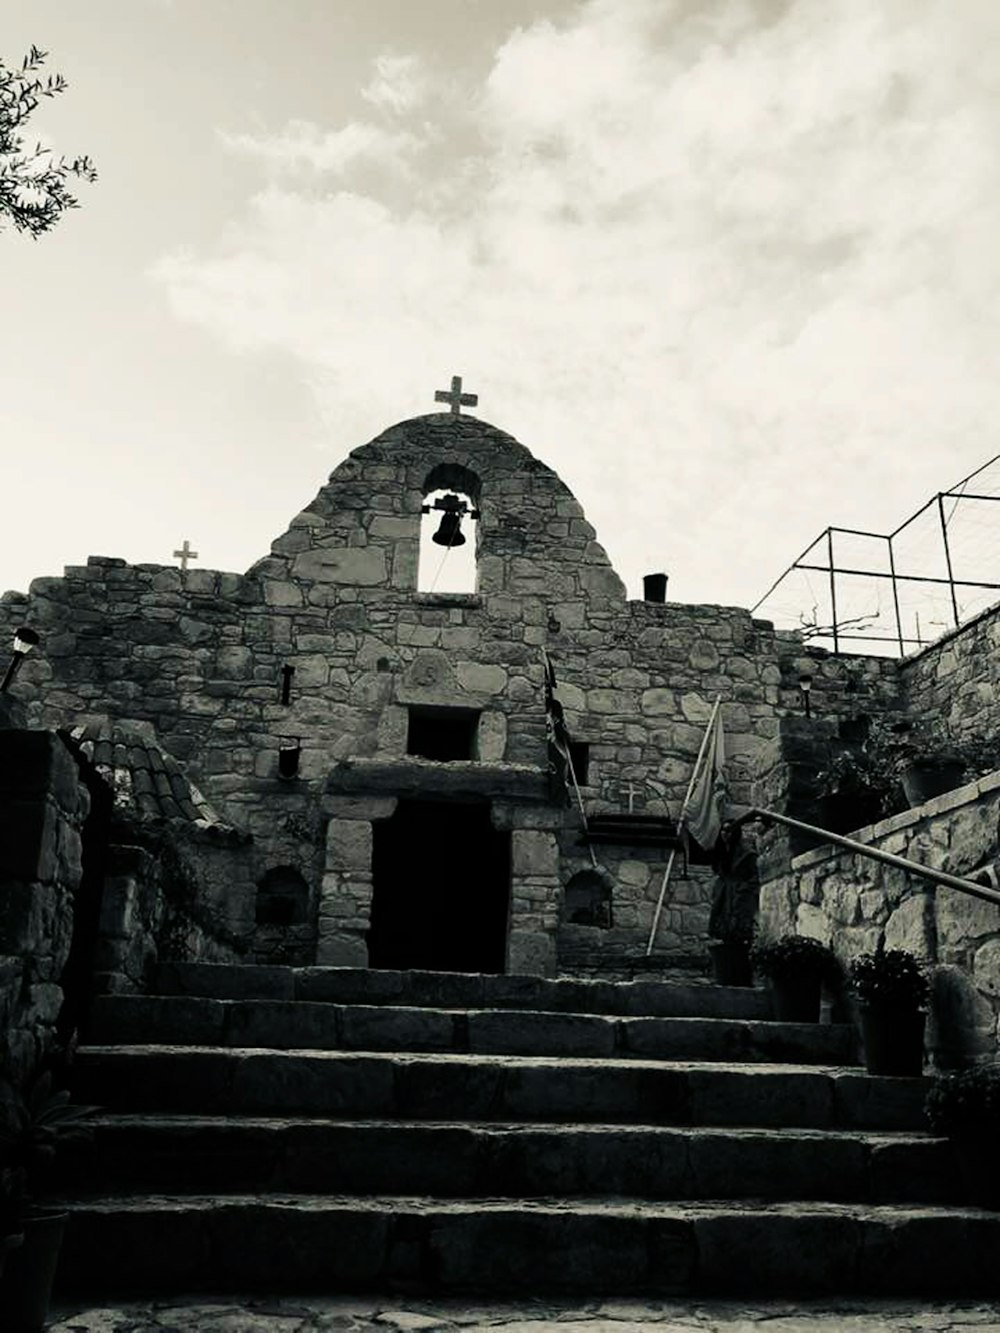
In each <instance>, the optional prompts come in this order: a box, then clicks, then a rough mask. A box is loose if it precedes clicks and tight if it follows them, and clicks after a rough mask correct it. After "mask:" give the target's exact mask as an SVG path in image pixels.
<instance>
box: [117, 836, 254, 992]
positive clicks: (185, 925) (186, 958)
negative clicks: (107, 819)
mask: <svg viewBox="0 0 1000 1333" xmlns="http://www.w3.org/2000/svg"><path fill="white" fill-rule="evenodd" d="M248 842H249V840H248V839H246V838H241V837H240V836H239V835H238V834H235V833H232V832H222V831H217V830H214V829H197V828H189V827H185V826H183V825H182V824H181V823H180V821H177V822H176V823H175V824H174V825H173V826H171V827H165V828H158V829H148V830H144V831H142V832H141V833H140V834H139V836H136V835H135V834H134V833H133V834H130V831H129V830H128V829H122V828H118V829H116V831H115V842H114V844H113V845H112V847H111V849H110V852H109V859H108V875H107V878H106V880H105V884H104V894H103V898H102V901H101V920H100V935H99V939H98V944H97V957H96V959H95V984H96V987H97V989H98V990H101V991H112V992H120V991H141V990H143V989H144V987H145V981H146V977H147V976H148V974H149V971H150V969H151V967H152V966H153V964H154V963H156V962H157V961H164V962H166V961H174V962H205V963H231V962H251V961H253V959H252V949H253V945H254V934H255V922H254V908H253V905H254V888H253V884H252V883H251V878H250V865H249V845H248Z"/></svg>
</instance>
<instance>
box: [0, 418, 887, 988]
mask: <svg viewBox="0 0 1000 1333" xmlns="http://www.w3.org/2000/svg"><path fill="white" fill-rule="evenodd" d="M441 492H447V493H452V494H455V495H458V496H459V497H461V498H463V500H464V501H465V502H466V503H467V505H468V508H469V509H470V510H471V511H474V512H475V513H476V514H477V515H478V516H477V517H475V518H473V517H472V516H471V514H469V515H467V516H466V518H465V519H464V520H463V523H464V527H463V532H464V534H465V535H466V536H467V537H468V540H469V541H470V542H474V545H475V561H476V579H475V591H474V592H468V593H437V592H421V591H419V590H418V562H419V550H420V531H421V524H422V523H426V522H427V521H428V517H427V516H425V515H424V514H423V512H422V510H423V509H424V507H425V506H426V505H427V504H428V501H429V498H430V497H432V496H433V495H435V494H440V493H441ZM667 513H668V510H667V509H666V507H665V520H664V521H665V522H668V521H669V519H668V517H666V515H667ZM437 517H438V515H437V514H436V513H435V514H432V515H431V516H430V519H431V521H436V520H437ZM19 624H30V625H32V626H33V627H35V628H36V629H37V631H38V632H39V634H40V635H41V644H40V647H39V650H38V652H37V653H36V654H33V656H32V658H31V660H30V661H29V662H28V663H27V664H26V666H25V668H24V670H23V672H22V673H21V676H20V678H19V681H18V694H19V696H20V698H21V699H23V700H24V702H25V703H26V704H27V707H28V717H29V720H30V723H31V725H33V726H36V727H49V728H55V727H58V728H76V734H77V736H78V738H79V737H83V736H86V735H87V734H88V729H89V734H90V735H91V736H92V737H93V738H98V739H95V740H94V741H93V746H92V749H91V755H92V757H93V758H94V759H95V761H96V762H97V763H98V766H99V767H100V766H101V763H102V758H101V755H102V751H100V749H99V748H95V747H100V745H101V744H102V743H103V745H104V751H103V754H104V759H103V763H104V766H105V768H106V769H107V770H108V771H112V770H113V771H114V774H115V786H116V789H117V796H118V797H119V799H121V800H127V801H128V802H130V803H131V805H132V807H133V809H134V812H135V813H136V815H137V817H138V818H140V819H141V818H142V816H143V815H144V814H145V815H147V816H149V817H153V816H156V817H163V816H164V814H166V816H167V817H168V818H170V817H172V818H174V819H176V820H178V821H181V822H183V821H185V820H186V821H188V822H189V823H192V824H200V825H205V824H211V822H212V818H214V819H215V820H216V822H218V823H219V824H220V825H222V824H224V825H226V826H228V827H230V828H232V829H235V830H239V831H241V832H242V834H243V835H249V836H248V837H245V838H244V843H243V844H241V847H240V850H239V858H238V859H239V873H236V869H235V867H236V859H237V857H236V852H235V851H234V853H233V856H234V862H233V864H234V872H233V874H232V876H231V882H230V883H229V885H228V887H225V888H223V889H222V890H219V891H218V892H221V894H222V897H223V898H225V897H226V895H228V896H229V899H230V901H229V904H228V910H229V919H230V922H231V924H232V925H233V927H234V928H235V929H236V931H237V933H240V932H242V934H243V936H244V937H245V941H244V942H245V944H246V947H247V948H248V949H249V950H250V956H251V957H254V956H256V957H257V958H258V960H262V959H265V958H267V957H268V956H273V957H275V958H277V959H278V960H279V961H292V962H298V963H312V962H315V963H317V964H321V965H340V964H343V965H353V966H368V965H373V966H384V967H437V968H445V969H452V970H466V971H497V972H500V971H507V972H536V973H552V972H555V971H556V970H557V969H558V968H559V967H560V966H563V965H565V964H566V962H567V960H571V961H572V960H575V961H576V962H577V963H580V962H581V961H582V962H584V963H585V962H586V961H587V960H588V959H593V958H601V957H603V958H605V959H607V958H612V957H615V956H622V957H625V956H639V955H641V954H642V953H643V951H644V948H645V945H646V941H647V938H648V935H649V932H650V928H651V924H652V921H653V914H654V911H655V904H656V899H657V895H658V891H659V887H660V882H661V879H662V875H663V870H664V866H665V863H666V859H667V856H668V841H667V840H666V839H665V838H664V837H660V838H659V840H657V838H655V837H653V838H649V837H642V836H640V835H639V834H640V833H641V829H640V825H641V824H642V820H643V819H645V820H646V821H647V822H649V821H653V820H654V819H655V818H656V817H659V819H660V823H659V824H657V825H656V827H657V828H659V829H660V831H661V833H662V830H663V828H664V827H665V823H664V821H665V820H666V819H667V818H673V819H676V817H677V815H678V813H679V810H680V806H681V803H682V800H683V797H684V793H685V790H686V787H687V784H688V781H689V779H690V776H691V772H692V768H693V765H694V761H695V756H696V754H697V751H698V747H699V744H700V742H701V738H702V735H703V732H704V728H705V723H706V720H707V718H708V716H709V713H710V711H711V708H712V705H713V702H714V700H715V699H716V698H720V697H721V699H722V716H723V720H724V726H725V731H726V738H727V745H728V748H729V758H730V764H729V769H730V771H729V780H730V781H729V785H730V793H731V796H732V798H733V800H734V801H735V802H737V803H742V804H747V803H749V802H750V800H751V787H752V782H753V779H754V775H755V773H759V772H760V771H761V769H762V765H763V766H764V767H766V762H767V756H768V755H773V754H774V752H775V747H776V746H777V745H778V744H779V733H780V729H781V722H782V718H783V717H785V716H786V715H788V714H797V713H799V712H800V711H801V698H800V696H799V692H798V679H799V674H800V672H802V671H803V670H804V669H805V668H806V667H809V669H810V670H813V671H816V672H817V676H816V690H815V692H814V699H815V700H816V702H817V703H818V704H819V705H820V706H824V701H825V707H826V710H827V712H828V713H829V714H832V713H834V712H835V711H836V709H837V708H838V706H839V704H840V702H842V701H843V697H844V696H843V692H844V690H847V689H849V690H853V691H854V692H855V695H854V699H855V702H856V698H857V691H858V690H859V689H860V691H861V693H862V694H863V695H865V696H866V697H867V696H870V697H871V698H872V699H873V700H881V705H880V706H884V705H885V703H886V701H889V700H891V697H892V695H893V692H894V690H895V688H896V686H895V674H894V673H895V664H894V663H885V662H881V661H877V660H874V659H872V660H868V661H866V660H865V659H855V668H854V670H853V675H851V674H850V673H849V672H846V668H845V667H844V660H843V659H839V660H838V661H836V662H834V661H833V659H831V660H830V662H828V663H826V664H825V665H824V664H823V663H822V662H820V663H819V664H817V661H816V659H815V655H814V656H813V659H812V660H811V661H810V660H809V659H805V658H804V656H803V648H802V644H801V642H800V640H799V639H798V637H797V636H795V635H792V634H787V633H783V632H776V631H775V630H774V629H773V627H772V626H771V625H770V624H769V623H768V622H764V621H757V620H754V619H753V618H752V617H751V615H750V614H749V613H748V612H747V611H745V610H741V609H738V608H729V607H718V606H694V605H679V604H676V603H667V602H661V601H635V600H629V599H628V598H627V597H626V593H625V589H624V586H623V584H622V581H621V580H620V578H619V577H618V575H617V574H616V573H615V571H614V570H613V569H612V567H611V565H610V563H609V560H608V557H607V555H606V553H605V551H604V549H603V547H602V546H601V545H600V544H599V542H598V541H597V539H596V535H595V532H594V530H593V528H592V527H591V526H590V524H589V523H588V522H587V520H586V518H585V516H584V514H583V511H582V509H581V507H580V505H579V504H578V503H577V501H576V500H575V499H574V497H573V495H572V494H571V492H570V491H569V489H568V488H567V487H566V485H565V484H564V483H563V482H562V481H561V480H560V478H559V477H558V476H557V475H556V474H555V472H553V471H552V469H550V468H549V467H547V466H546V465H545V464H544V463H543V462H542V461H540V460H539V459H537V458H535V457H534V456H533V455H532V453H530V452H529V450H528V449H527V448H525V447H524V446H523V445H522V444H520V443H518V442H517V441H516V440H514V439H513V438H512V437H510V436H509V435H506V434H504V433H503V432H502V431H500V430H498V429H496V428H494V427H493V426H490V425H488V424H487V423H485V422H483V421H481V420H478V419H476V418H473V417H469V416H460V415H457V414H456V413H455V412H454V411H453V412H449V413H435V414H431V415H428V416H421V417H416V418H414V419H411V420H408V421H404V422H401V423H399V424H398V425H395V426H392V427H391V428H390V429H388V430H386V431H385V432H384V433H382V434H381V435H379V436H378V437H377V438H376V439H374V440H372V441H371V442H370V443H368V444H365V445H363V446H362V447H360V448H358V449H355V450H354V451H353V452H352V453H351V454H350V455H349V456H348V457H347V458H346V459H345V460H344V461H343V462H342V463H341V464H340V465H339V466H338V467H337V468H336V469H335V470H334V472H333V473H332V475H331V476H330V479H329V482H328V483H327V484H326V485H325V486H324V487H323V488H322V489H321V490H320V491H319V493H318V495H317V496H316V497H315V499H314V500H312V501H311V503H309V504H308V505H307V506H306V507H305V508H304V509H303V511H302V512H301V513H300V514H298V515H297V516H296V517H295V518H293V519H292V521H291V523H290V525H289V527H288V530H287V531H286V532H285V533H283V534H282V535H281V536H279V537H278V538H277V540H276V541H274V542H273V544H272V546H271V552H270V554H269V555H267V556H265V557H264V558H263V559H261V560H260V561H258V562H257V563H256V564H255V565H254V566H253V567H252V568H251V569H250V570H249V571H248V572H247V573H246V574H242V575H241V574H231V573H218V572H212V571H207V570H199V569H186V570H180V569H177V568H175V567H164V566H159V565H127V564H126V563H125V562H124V561H121V560H118V559H112V558H106V557H92V558H91V559H90V560H89V561H88V564H87V565H86V566H85V567H80V568H69V569H67V570H66V571H65V574H64V576H63V577H61V578H41V579H36V580H35V581H34V582H33V584H32V586H31V589H30V592H29V593H28V594H27V595H23V594H19V593H8V594H6V595H5V596H4V598H3V599H2V602H0V633H3V634H6V633H8V631H9V630H11V629H13V628H14V627H15V626H17V625H19ZM545 654H547V655H548V659H549V661H550V662H551V663H552V666H553V668H554V670H555V673H556V678H557V686H558V698H559V701H560V703H561V705H562V707H563V710H564V715H565V719H566V722H567V724H568V728H569V732H570V735H571V737H572V739H573V742H574V750H573V753H574V757H575V760H576V765H577V768H578V770H579V777H580V796H581V798H582V802H583V805H584V807H585V809H586V812H587V814H588V816H589V817H591V818H593V817H597V818H600V817H601V816H602V815H612V814H616V815H623V814H628V813H631V814H632V816H633V817H634V818H633V827H635V828H636V829H637V830H639V833H637V834H636V836H635V837H632V838H630V837H629V836H627V834H621V833H620V832H619V837H618V839H617V840H615V839H613V838H612V839H608V840H605V841H603V842H601V843H599V844H597V845H595V844H594V843H591V842H588V840H587V838H586V837H585V836H584V827H583V821H582V818H581V814H580V810H579V808H578V806H577V804H576V803H575V801H571V800H569V799H567V797H566V794H565V792H564V791H563V789H562V787H561V785H560V784H559V783H558V782H553V777H552V772H551V765H550V749H549V741H548V736H547V720H546V707H545V665H544V662H545ZM845 672H846V674H845ZM859 681H860V685H859ZM852 706H853V704H852ZM129 728H132V729H133V731H132V732H130V731H129ZM132 734H134V735H136V736H141V737H143V738H144V740H143V743H142V744H141V745H130V742H129V736H130V735H132ZM101 737H103V742H102V741H101V739H100V738H101ZM154 742H155V744H154ZM144 747H145V748H144ZM150 747H152V748H150ZM157 747H158V748H159V750H160V751H162V753H163V755H164V756H165V758H164V759H163V761H162V762H161V761H160V760H159V759H157V758H156V756H155V753H154V751H155V750H156V748H157ZM133 751H138V752H141V753H142V755H144V756H145V758H144V759H143V760H142V763H143V764H144V765H145V767H142V768H141V769H140V770H139V771H136V769H135V763H134V754H133ZM130 755H132V758H131V759H130ZM130 763H132V768H130V767H129V765H130ZM171 774H172V775H173V776H171ZM180 774H183V783H188V784H190V791H188V789H187V788H185V787H184V786H183V783H182V780H181V777H180V776H179V775H180ZM143 775H145V776H143ZM171 781H172V782H173V783H174V787H173V788H171V787H170V783H171ZM164 783H166V786H164ZM157 784H159V785H157ZM178 784H181V785H178ZM125 787H127V788H128V791H127V792H125V793H124V795H123V790H124V788H125ZM171 790H173V791H174V792H175V793H176V799H175V797H174V796H171ZM154 798H156V799H154ZM157 801H158V803H157ZM165 801H166V802H167V803H168V804H169V803H170V802H173V804H172V805H171V806H170V808H169V809H168V810H166V812H165V811H164V802H165ZM207 810H211V811H213V812H215V814H214V815H213V816H212V818H206V811H207ZM635 817H640V818H635ZM626 822H627V821H626ZM223 860H224V857H223ZM216 861H218V849H216ZM213 874H216V876H217V875H218V870H217V867H216V869H214V870H213ZM709 890H710V877H709V874H708V872H707V870H705V869H704V868H701V869H699V868H695V867H690V868H688V867H681V869H680V873H678V874H677V875H676V876H675V878H674V879H673V882H672V884H671V887H670V891H669V894H668V897H667V902H666V906H665V909H664V912H663V916H662V919H661V922H660V926H659V929H658V932H657V936H656V951H657V952H658V953H659V954H661V955H664V954H666V955H675V956H678V957H680V956H683V955H691V954H693V953H695V952H697V953H703V952H704V943H705V936H706V928H707V917H708V898H709ZM268 948H271V949H272V950H273V952H272V953H271V954H270V955H269V954H268V952H267V949H268Z"/></svg>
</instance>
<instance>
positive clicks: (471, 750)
mask: <svg viewBox="0 0 1000 1333" xmlns="http://www.w3.org/2000/svg"><path fill="white" fill-rule="evenodd" d="M478 729H479V712H478V710H476V709H472V708H424V707H411V708H410V720H409V727H408V729H407V735H406V753H407V754H412V755H415V756H417V757H418V758H420V759H436V760H437V761H438V762H439V763H447V762H448V761H449V760H455V759H475V758H476V757H477V754H476V749H477V747H476V734H477V732H478Z"/></svg>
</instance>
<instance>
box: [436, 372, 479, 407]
mask: <svg viewBox="0 0 1000 1333" xmlns="http://www.w3.org/2000/svg"><path fill="white" fill-rule="evenodd" d="M434 401H435V402H436V403H450V404H451V414H452V416H453V417H457V416H461V414H462V408H463V407H475V406H476V404H477V403H478V402H479V395H478V394H477V393H463V392H462V377H461V375H452V377H451V391H450V392H449V391H448V390H447V389H435V390H434Z"/></svg>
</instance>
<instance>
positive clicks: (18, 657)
mask: <svg viewBox="0 0 1000 1333" xmlns="http://www.w3.org/2000/svg"><path fill="white" fill-rule="evenodd" d="M37 642H38V635H37V634H36V633H35V631H34V630H33V629H29V628H28V627H27V625H22V626H21V628H20V629H16V630H15V631H14V652H13V654H12V656H11V659H10V664H9V665H8V667H7V671H6V674H5V675H4V678H3V682H2V684H0V694H6V692H7V690H8V688H9V687H10V685H11V684H12V683H13V681H14V677H15V676H16V675H17V673H18V672H19V671H20V670H21V663H22V662H23V661H24V659H25V658H26V657H27V656H28V654H29V653H30V652H31V650H32V648H34V646H35V644H36V643H37Z"/></svg>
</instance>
